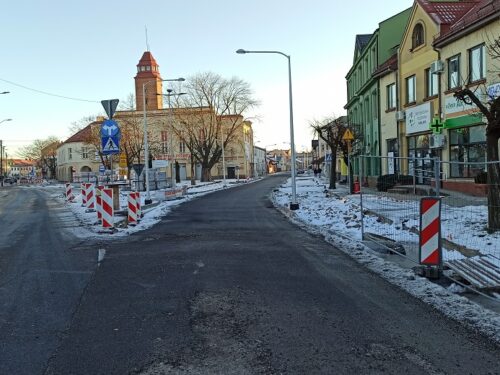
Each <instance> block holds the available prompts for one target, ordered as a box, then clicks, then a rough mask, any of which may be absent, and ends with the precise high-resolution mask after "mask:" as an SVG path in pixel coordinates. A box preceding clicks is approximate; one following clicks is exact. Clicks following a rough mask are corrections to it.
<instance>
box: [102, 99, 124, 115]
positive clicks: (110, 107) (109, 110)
mask: <svg viewBox="0 0 500 375" xmlns="http://www.w3.org/2000/svg"><path fill="white" fill-rule="evenodd" d="M119 101H120V100H119V99H108V100H101V104H102V106H103V107H104V110H105V111H106V114H107V115H108V117H109V119H110V120H111V119H112V118H113V115H114V114H115V111H116V107H118V102H119Z"/></svg>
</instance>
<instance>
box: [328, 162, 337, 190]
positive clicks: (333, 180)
mask: <svg viewBox="0 0 500 375" xmlns="http://www.w3.org/2000/svg"><path fill="white" fill-rule="evenodd" d="M336 182H337V156H336V154H332V164H331V165H330V186H329V189H336V188H337V186H336V185H335V183H336Z"/></svg>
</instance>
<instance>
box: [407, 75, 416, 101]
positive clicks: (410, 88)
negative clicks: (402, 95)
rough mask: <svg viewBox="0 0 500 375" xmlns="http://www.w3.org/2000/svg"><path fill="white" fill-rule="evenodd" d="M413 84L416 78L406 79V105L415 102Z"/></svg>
mask: <svg viewBox="0 0 500 375" xmlns="http://www.w3.org/2000/svg"><path fill="white" fill-rule="evenodd" d="M415 84H416V78H415V76H414V75H413V76H411V77H408V78H406V104H411V103H415V102H416V92H415Z"/></svg>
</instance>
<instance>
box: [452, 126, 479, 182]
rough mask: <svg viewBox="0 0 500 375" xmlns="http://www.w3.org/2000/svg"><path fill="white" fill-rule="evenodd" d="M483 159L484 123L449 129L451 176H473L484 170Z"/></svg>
mask: <svg viewBox="0 0 500 375" xmlns="http://www.w3.org/2000/svg"><path fill="white" fill-rule="evenodd" d="M485 161H486V126H485V125H480V126H471V127H467V128H459V129H450V162H451V168H450V172H451V177H469V178H471V177H475V176H477V175H478V173H480V172H482V171H485V170H486V164H484V162H485ZM453 162H459V163H453Z"/></svg>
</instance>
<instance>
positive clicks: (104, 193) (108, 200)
mask: <svg viewBox="0 0 500 375" xmlns="http://www.w3.org/2000/svg"><path fill="white" fill-rule="evenodd" d="M101 205H102V210H101V215H102V227H103V228H108V229H109V228H113V215H114V211H113V189H102V190H101Z"/></svg>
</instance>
